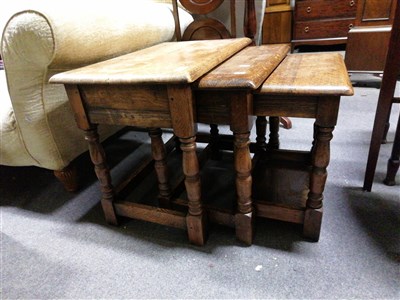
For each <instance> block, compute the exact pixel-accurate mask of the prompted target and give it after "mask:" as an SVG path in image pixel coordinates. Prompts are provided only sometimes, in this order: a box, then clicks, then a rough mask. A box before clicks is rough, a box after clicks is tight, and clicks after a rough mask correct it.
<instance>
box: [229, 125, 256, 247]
mask: <svg viewBox="0 0 400 300" xmlns="http://www.w3.org/2000/svg"><path fill="white" fill-rule="evenodd" d="M249 136H250V133H249V132H248V133H242V134H238V133H234V165H235V171H236V193H237V204H238V206H237V212H236V215H235V229H236V237H237V239H238V240H240V241H241V242H244V243H245V244H247V245H251V244H252V242H253V231H254V227H253V206H252V200H251V188H252V177H251V156H250V150H249V143H250V140H249Z"/></svg>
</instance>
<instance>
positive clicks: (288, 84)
mask: <svg viewBox="0 0 400 300" xmlns="http://www.w3.org/2000/svg"><path fill="white" fill-rule="evenodd" d="M352 94H353V88H352V85H351V82H350V80H349V76H348V73H347V69H346V66H345V64H344V60H343V57H342V56H341V55H340V54H338V53H321V54H320V53H304V54H293V55H288V56H287V57H286V58H285V60H284V61H283V62H282V63H281V64H280V65H279V66H278V67H277V68H276V70H275V71H274V72H273V73H272V74H271V76H270V77H268V79H267V80H266V81H265V82H264V83H263V85H262V86H261V88H260V89H258V90H257V91H256V92H255V93H254V96H253V99H254V100H253V112H252V113H253V114H254V115H256V116H258V115H261V116H288V117H300V118H311V119H315V122H314V130H313V139H312V140H313V142H312V147H311V150H310V151H294V150H290V151H289V150H284V149H279V141H278V139H277V137H276V136H275V137H274V134H275V135H276V130H272V132H271V134H272V136H273V137H274V138H273V139H274V141H276V142H274V143H272V144H271V145H270V146H269V147H266V148H265V149H264V150H263V151H259V152H257V153H256V155H255V157H254V161H255V164H254V168H253V177H254V178H255V183H254V188H253V198H254V202H255V208H256V210H257V214H258V216H261V217H266V218H272V219H278V220H283V221H289V222H293V223H299V224H303V235H304V236H305V237H307V238H310V239H311V240H314V241H318V239H319V236H320V229H321V221H322V200H323V192H324V188H325V182H326V179H327V166H328V164H329V157H330V141H331V139H332V137H333V136H332V132H333V130H334V128H335V125H336V121H337V116H338V111H339V103H340V98H341V96H350V95H352ZM259 139H260V138H259Z"/></svg>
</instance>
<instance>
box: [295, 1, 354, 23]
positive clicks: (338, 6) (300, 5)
mask: <svg viewBox="0 0 400 300" xmlns="http://www.w3.org/2000/svg"><path fill="white" fill-rule="evenodd" d="M356 13H357V0H304V1H296V8H295V19H296V21H302V20H313V19H329V18H355V17H356Z"/></svg>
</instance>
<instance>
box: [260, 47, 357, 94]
mask: <svg viewBox="0 0 400 300" xmlns="http://www.w3.org/2000/svg"><path fill="white" fill-rule="evenodd" d="M315 62H318V64H316V63H315ZM259 93H260V94H285V95H290V94H293V95H305V96H307V95H310V96H317V95H325V96H326V95H343V96H351V95H353V93H354V92H353V87H352V84H351V82H350V79H349V76H348V73H347V69H346V66H345V64H344V60H343V57H342V55H340V54H339V53H304V54H291V55H288V56H287V57H286V58H285V59H284V60H283V62H282V63H281V64H280V65H279V66H278V68H276V70H275V71H274V72H273V73H272V74H271V76H270V77H268V79H267V80H266V81H265V82H264V83H263V85H262V87H261V89H260V91H259Z"/></svg>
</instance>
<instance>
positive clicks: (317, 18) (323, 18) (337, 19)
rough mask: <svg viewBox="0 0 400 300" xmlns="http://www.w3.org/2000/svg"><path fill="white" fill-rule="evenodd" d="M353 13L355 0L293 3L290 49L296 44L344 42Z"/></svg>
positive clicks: (353, 17)
mask: <svg viewBox="0 0 400 300" xmlns="http://www.w3.org/2000/svg"><path fill="white" fill-rule="evenodd" d="M356 13H357V0H297V1H296V4H295V10H294V22H293V40H292V49H294V48H295V47H296V46H299V45H331V44H343V43H346V40H347V33H348V31H349V30H350V29H351V28H352V27H353V26H354V22H355V17H356Z"/></svg>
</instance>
